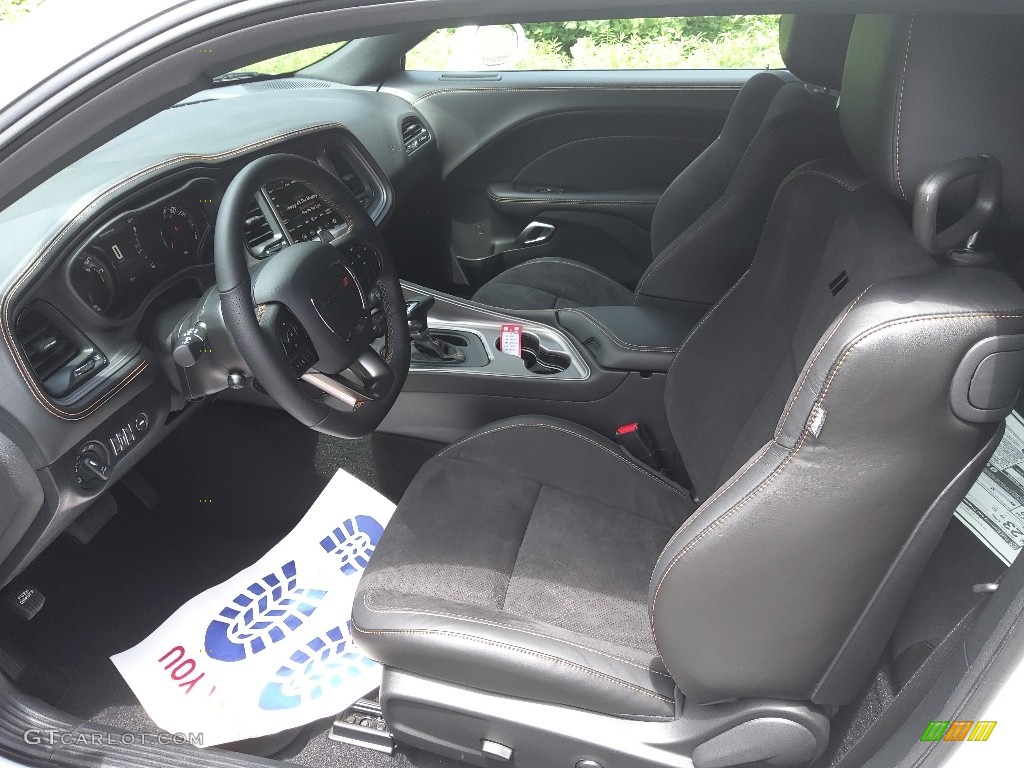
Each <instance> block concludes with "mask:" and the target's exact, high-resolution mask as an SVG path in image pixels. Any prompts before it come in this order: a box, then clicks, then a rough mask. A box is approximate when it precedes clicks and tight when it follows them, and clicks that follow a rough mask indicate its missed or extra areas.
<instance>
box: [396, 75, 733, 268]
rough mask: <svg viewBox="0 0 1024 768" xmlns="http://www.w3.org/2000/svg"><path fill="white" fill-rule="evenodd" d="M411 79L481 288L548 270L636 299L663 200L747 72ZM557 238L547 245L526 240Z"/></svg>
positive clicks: (456, 250)
mask: <svg viewBox="0 0 1024 768" xmlns="http://www.w3.org/2000/svg"><path fill="white" fill-rule="evenodd" d="M454 74H455V73H437V72H404V73H402V74H400V75H398V76H396V77H395V78H393V79H392V80H391V81H389V82H388V83H386V84H385V85H384V90H387V91H391V92H394V93H397V94H399V95H401V96H403V97H404V98H406V99H407V100H408V101H410V103H412V104H413V105H414V106H415V107H416V108H417V109H418V110H419V111H420V112H421V113H422V114H423V116H424V117H425V118H426V119H427V121H428V122H429V123H430V124H431V126H432V127H433V130H434V135H435V136H436V137H437V141H438V147H439V150H440V153H441V162H442V168H443V173H444V187H443V189H444V204H445V208H446V211H447V214H446V215H447V216H448V217H449V218H450V222H451V228H450V241H449V242H450V246H451V249H452V252H453V254H454V256H455V257H456V258H457V259H458V263H459V264H460V266H461V267H462V269H463V272H464V273H465V274H466V276H467V278H469V280H470V282H471V283H472V284H474V285H479V284H481V283H483V282H485V281H486V280H488V279H490V278H491V277H493V276H494V275H496V274H497V273H498V272H500V271H502V270H503V269H506V268H508V267H510V266H513V265H515V264H517V263H521V262H522V261H526V260H528V259H530V258H536V257H538V256H559V257H564V258H575V259H578V260H582V261H584V262H587V263H589V264H591V265H592V266H595V267H597V268H598V269H602V270H604V271H606V272H608V273H609V274H610V275H611V276H612V277H614V278H616V279H618V280H620V281H621V282H623V283H625V284H627V285H630V286H632V285H634V284H635V282H636V280H637V279H638V278H639V276H640V274H641V273H642V272H643V270H644V268H645V267H646V266H647V265H648V264H649V263H650V259H651V254H650V244H649V229H650V222H651V216H652V215H653V213H654V208H655V205H656V204H657V201H658V198H659V197H660V196H661V193H662V192H663V191H664V189H665V188H666V187H667V186H668V184H669V183H670V182H671V181H672V179H674V178H675V177H676V176H677V175H678V174H679V173H680V172H681V171H682V170H683V169H684V168H685V167H686V166H687V165H688V164H689V163H690V162H691V161H692V160H693V159H694V158H695V157H696V156H697V155H698V154H700V152H702V151H703V150H704V148H706V147H707V146H708V144H710V143H711V142H712V141H713V140H714V139H715V137H717V136H718V133H719V132H720V130H721V127H722V124H723V123H724V121H725V118H726V115H727V114H728V111H729V109H730V107H731V106H732V102H733V100H734V99H735V97H736V93H737V92H738V91H739V89H740V88H741V87H742V85H743V83H744V82H746V80H747V78H749V77H750V76H751V74H752V72H751V71H749V70H680V71H636V70H632V71H602V72H587V71H567V72H500V73H495V72H490V73H485V74H482V75H474V74H466V73H458V76H457V77H455V76H453V75H454ZM534 221H540V222H544V223H547V224H552V225H554V227H555V230H554V234H553V235H552V236H551V237H550V238H549V239H546V240H544V241H543V242H538V243H536V244H533V245H528V244H524V242H523V240H524V239H529V238H527V237H525V236H524V237H523V238H520V234H521V233H523V230H524V228H526V227H527V226H528V225H529V224H530V223H531V222H534Z"/></svg>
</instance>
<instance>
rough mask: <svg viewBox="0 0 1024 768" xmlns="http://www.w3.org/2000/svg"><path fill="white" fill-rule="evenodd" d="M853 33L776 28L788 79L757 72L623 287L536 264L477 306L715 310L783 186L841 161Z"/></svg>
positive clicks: (482, 293)
mask: <svg viewBox="0 0 1024 768" xmlns="http://www.w3.org/2000/svg"><path fill="white" fill-rule="evenodd" d="M852 23H853V17H852V16H839V15H828V16H815V15H800V16H792V15H790V16H783V17H782V20H781V22H780V25H779V48H780V51H781V53H782V58H783V60H784V61H785V63H786V66H787V67H788V68H789V73H787V72H763V73H760V74H757V75H755V76H754V77H752V78H750V80H748V81H747V83H746V84H745V85H744V86H743V88H742V89H741V90H740V92H739V94H738V95H737V96H736V101H735V103H734V104H733V107H732V109H731V110H730V112H729V116H728V118H727V119H726V122H725V125H724V127H723V128H722V133H721V135H720V136H719V137H718V138H717V139H716V140H715V141H714V142H713V143H712V144H711V146H709V147H708V148H707V149H706V150H705V151H704V152H703V153H702V154H701V155H700V156H699V157H697V159H696V160H694V161H693V162H692V163H690V165H689V166H687V168H686V169H685V170H684V171H683V172H682V173H681V174H680V175H679V176H678V177H677V178H676V179H675V180H674V181H673V182H672V184H671V185H669V187H668V189H666V190H665V193H664V194H663V195H662V197H661V200H659V201H658V206H657V208H655V211H654V218H653V221H652V223H651V254H652V255H653V258H652V262H651V265H650V267H648V268H647V270H646V271H645V272H644V273H643V274H642V275H635V276H634V277H633V280H632V282H630V283H629V284H628V287H627V285H624V284H622V283H620V282H617V281H616V280H615V279H613V278H611V277H609V276H608V275H606V274H604V273H603V272H601V271H600V270H598V269H596V268H595V267H594V265H591V264H584V263H581V262H579V261H572V260H569V259H562V258H557V257H552V258H540V259H533V260H531V261H527V262H525V263H523V264H520V265H518V266H515V267H512V268H511V269H507V270H505V271H504V272H502V273H501V274H500V275H498V276H497V277H495V278H493V279H492V280H491V281H489V282H488V283H486V284H485V285H483V286H482V287H481V288H480V289H479V290H478V291H477V292H476V294H475V295H474V297H473V300H474V301H478V302H480V303H482V304H489V305H491V306H497V307H504V308H506V309H561V308H564V307H579V306H584V307H597V306H610V305H617V304H618V305H622V304H633V303H634V301H636V303H639V304H650V303H666V302H668V303H673V302H687V303H694V304H698V305H705V306H710V305H711V304H713V303H714V302H715V301H717V300H718V298H719V297H720V296H721V295H722V294H723V293H725V291H726V290H727V289H728V288H729V286H730V285H732V284H733V283H734V282H736V280H737V278H739V276H740V275H741V274H743V272H744V270H746V268H747V267H748V266H749V265H750V261H751V259H752V258H753V256H754V250H755V249H756V247H757V240H758V237H760V234H761V228H762V227H763V225H764V221H765V218H766V217H767V215H768V208H769V206H770V205H771V200H772V197H773V196H774V194H775V190H776V188H778V186H779V183H780V182H781V181H782V179H783V178H785V176H786V174H787V173H789V172H790V171H792V170H793V169H794V168H796V167H797V166H798V165H800V164H801V163H805V162H807V161H809V160H813V159H815V158H820V157H826V156H829V155H833V154H837V153H839V152H840V151H841V147H842V139H841V137H840V134H839V130H838V125H837V121H836V119H835V92H836V91H838V90H839V88H840V84H841V83H842V72H843V62H844V60H845V55H846V45H847V41H848V39H849V35H850V26H851V25H852ZM797 78H800V79H797ZM807 83H813V84H814V85H815V86H820V87H817V88H809V87H807V85H806V84H807ZM825 89H828V90H825ZM634 286H635V288H636V291H635V296H634V291H633V288H634Z"/></svg>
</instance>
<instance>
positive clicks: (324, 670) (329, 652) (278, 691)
mask: <svg viewBox="0 0 1024 768" xmlns="http://www.w3.org/2000/svg"><path fill="white" fill-rule="evenodd" d="M351 632H352V622H348V623H347V624H346V625H345V626H344V627H335V628H334V629H332V630H330V631H328V632H326V633H325V634H323V635H321V636H320V637H317V638H316V639H314V640H313V641H311V642H310V643H308V644H307V645H306V647H305V648H304V649H303V650H300V651H296V652H295V653H293V654H292V656H291V658H290V659H289V660H288V661H287V662H286V663H285V665H284V666H283V667H281V668H280V669H279V670H277V674H276V675H275V676H274V680H273V681H271V682H269V683H267V685H266V687H265V688H264V689H263V692H262V693H261V694H260V702H259V706H260V709H267V710H280V709H295V708H296V707H299V706H301V705H302V703H303V702H304V701H310V702H313V701H316V700H318V699H320V698H321V697H322V696H324V695H325V694H327V693H330V692H331V691H332V690H334V689H335V688H338V687H339V686H341V685H342V684H343V683H344V682H345V681H346V680H348V679H351V678H355V677H359V676H360V675H362V674H364V673H365V672H367V671H368V670H372V669H374V668H375V667H376V666H377V662H375V661H373V660H372V659H368V658H367V657H366V656H363V655H362V654H361V653H359V652H358V651H356V650H354V647H353V641H352V634H351Z"/></svg>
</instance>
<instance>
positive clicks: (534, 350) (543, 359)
mask: <svg viewBox="0 0 1024 768" xmlns="http://www.w3.org/2000/svg"><path fill="white" fill-rule="evenodd" d="M494 346H495V347H496V348H497V349H498V351H501V336H499V337H498V338H497V339H495V342H494ZM520 352H521V357H522V360H523V364H524V365H525V366H526V370H528V371H530V372H531V373H536V374H539V375H541V376H548V375H550V374H552V373H561V372H562V371H564V370H566V369H567V368H568V367H569V357H568V356H567V355H563V354H562V353H561V352H552V351H551V350H549V349H545V348H544V347H542V346H541V343H540V340H539V339H538V338H537V337H536V336H534V335H533V334H532V333H525V332H524V333H523V336H522V341H521V343H520Z"/></svg>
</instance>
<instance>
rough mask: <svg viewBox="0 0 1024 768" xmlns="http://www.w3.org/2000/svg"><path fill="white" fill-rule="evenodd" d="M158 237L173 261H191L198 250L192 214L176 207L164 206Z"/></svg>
mask: <svg viewBox="0 0 1024 768" xmlns="http://www.w3.org/2000/svg"><path fill="white" fill-rule="evenodd" d="M160 235H161V236H162V237H163V240H164V245H166V246H167V250H168V251H170V252H171V254H173V255H174V257H175V259H177V260H181V261H191V260H193V259H194V258H195V255H196V250H197V249H198V248H199V228H198V227H197V226H196V220H195V219H194V218H192V214H191V213H189V212H188V211H186V210H185V209H184V208H182V207H180V206H177V205H167V206H164V212H163V220H162V222H161V224H160Z"/></svg>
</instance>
